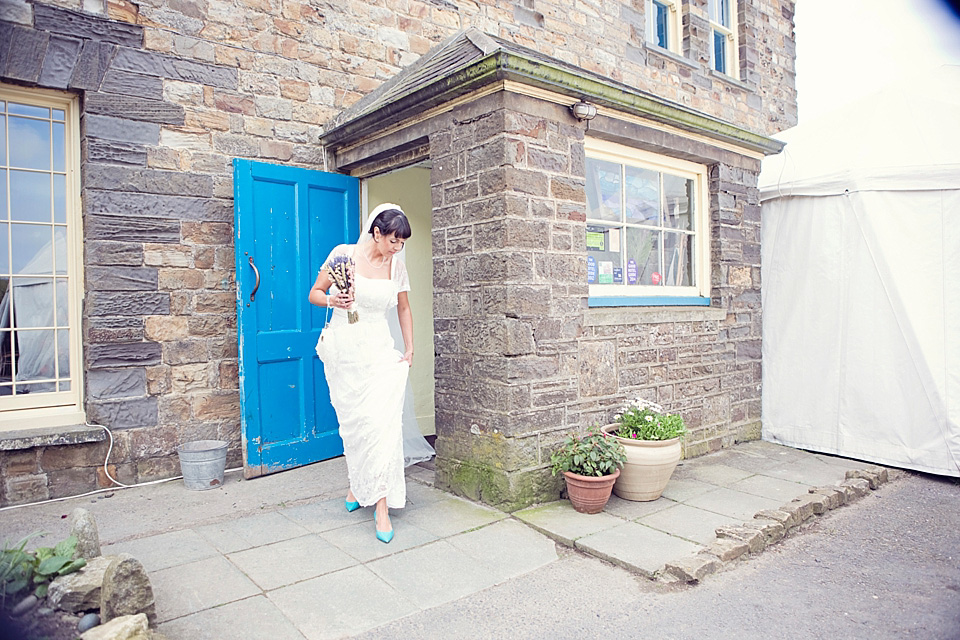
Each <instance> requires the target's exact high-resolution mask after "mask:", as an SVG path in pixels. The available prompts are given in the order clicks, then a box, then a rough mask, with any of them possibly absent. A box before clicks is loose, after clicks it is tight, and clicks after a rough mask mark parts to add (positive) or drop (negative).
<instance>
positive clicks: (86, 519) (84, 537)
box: [70, 508, 100, 560]
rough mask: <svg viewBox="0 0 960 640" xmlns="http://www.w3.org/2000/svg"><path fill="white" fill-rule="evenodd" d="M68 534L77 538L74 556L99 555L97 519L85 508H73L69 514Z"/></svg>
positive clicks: (87, 556)
mask: <svg viewBox="0 0 960 640" xmlns="http://www.w3.org/2000/svg"><path fill="white" fill-rule="evenodd" d="M70 535H72V536H74V537H76V539H77V550H76V552H75V553H74V554H73V557H75V558H86V559H87V560H89V559H90V558H96V557H98V556H99V555H100V533H99V531H98V530H97V521H96V520H94V519H93V516H92V515H90V512H89V511H87V510H86V509H80V508H77V509H74V510H73V512H72V513H71V514H70Z"/></svg>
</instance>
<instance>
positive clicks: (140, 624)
mask: <svg viewBox="0 0 960 640" xmlns="http://www.w3.org/2000/svg"><path fill="white" fill-rule="evenodd" d="M147 634H148V629H147V616H146V615H145V614H142V613H138V614H137V615H135V616H120V617H119V618H114V619H113V620H111V621H109V622H106V623H104V624H102V625H100V626H98V627H94V628H92V629H90V630H88V631H85V632H84V633H83V635H81V636H80V640H147V638H148V637H149V636H148V635H147Z"/></svg>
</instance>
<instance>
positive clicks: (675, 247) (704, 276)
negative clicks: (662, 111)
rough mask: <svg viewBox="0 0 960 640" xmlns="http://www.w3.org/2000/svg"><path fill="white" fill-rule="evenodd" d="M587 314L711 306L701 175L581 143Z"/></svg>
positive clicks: (698, 168)
mask: <svg viewBox="0 0 960 640" xmlns="http://www.w3.org/2000/svg"><path fill="white" fill-rule="evenodd" d="M586 172H587V181H586V183H587V186H586V188H587V232H586V233H587V238H586V246H587V283H588V284H589V285H590V305H591V306H607V305H610V306H616V305H654V304H678V305H679V304H683V305H708V304H709V303H710V288H709V287H710V273H709V259H710V254H709V231H708V230H709V220H708V213H707V202H708V199H707V193H706V189H707V184H708V183H707V169H706V167H705V166H703V165H698V164H695V163H692V162H686V161H683V160H677V159H673V158H667V157H663V156H658V155H655V154H651V153H647V152H642V151H638V150H635V149H630V148H628V147H623V146H620V145H615V144H612V143H609V142H605V141H600V140H589V141H588V143H587V165H586Z"/></svg>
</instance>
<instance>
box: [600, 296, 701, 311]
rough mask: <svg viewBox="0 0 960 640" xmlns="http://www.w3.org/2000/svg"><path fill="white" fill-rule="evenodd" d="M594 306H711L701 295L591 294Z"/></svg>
mask: <svg viewBox="0 0 960 640" xmlns="http://www.w3.org/2000/svg"><path fill="white" fill-rule="evenodd" d="M587 306H588V307H591V308H594V307H709V306H710V298H703V297H700V296H590V297H589V298H587Z"/></svg>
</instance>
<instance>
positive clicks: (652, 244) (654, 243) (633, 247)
mask: <svg viewBox="0 0 960 640" xmlns="http://www.w3.org/2000/svg"><path fill="white" fill-rule="evenodd" d="M627 284H637V285H646V286H650V285H662V284H663V275H662V274H661V272H660V232H659V231H654V230H651V229H638V228H636V227H628V228H627Z"/></svg>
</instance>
